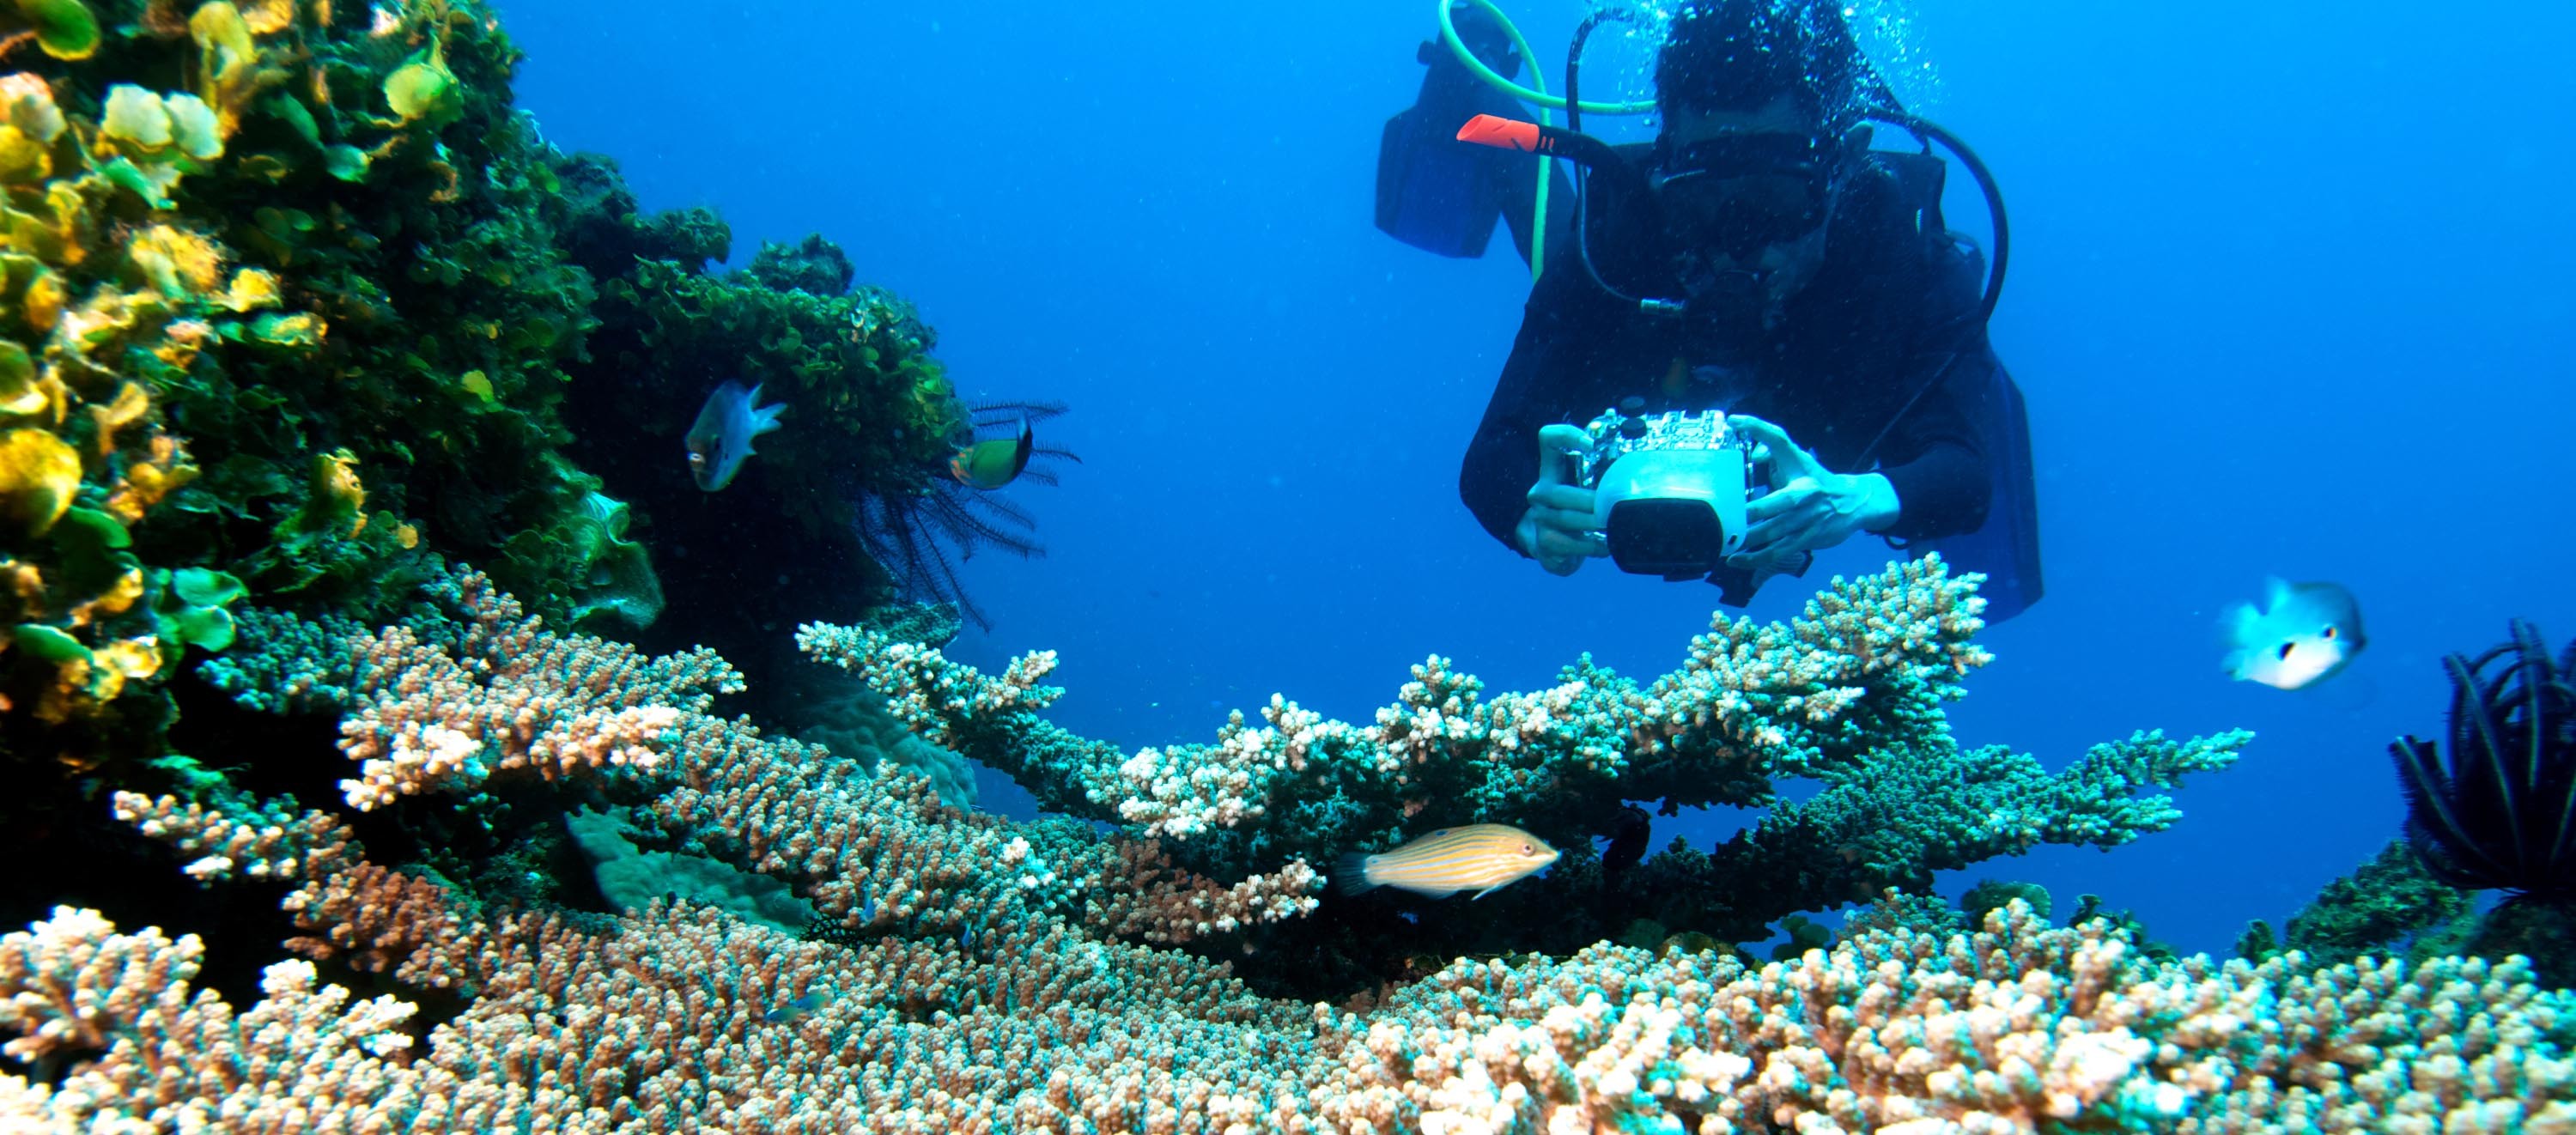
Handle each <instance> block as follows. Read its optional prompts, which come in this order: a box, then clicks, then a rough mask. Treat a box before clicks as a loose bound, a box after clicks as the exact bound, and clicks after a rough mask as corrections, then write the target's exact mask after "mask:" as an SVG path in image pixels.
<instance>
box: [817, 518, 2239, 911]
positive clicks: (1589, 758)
mask: <svg viewBox="0 0 2576 1135" xmlns="http://www.w3.org/2000/svg"><path fill="white" fill-rule="evenodd" d="M1974 580H1975V577H1973V576H1971V577H1966V578H1954V577H1952V576H1951V575H1950V574H1949V573H1948V571H1947V568H1946V567H1945V565H1943V564H1942V563H1941V561H1940V560H1939V558H1938V557H1926V558H1925V559H1922V560H1917V561H1911V562H1908V563H1902V564H1897V565H1893V566H1891V567H1889V568H1888V569H1887V570H1886V571H1885V572H1883V573H1881V574H1879V575H1875V576H1870V577H1865V578H1862V579H1857V580H1837V581H1836V582H1835V583H1834V585H1833V586H1832V587H1830V588H1828V589H1827V590H1826V591H1825V592H1824V593H1823V594H1821V595H1819V596H1817V597H1816V599H1814V600H1813V601H1811V602H1810V603H1809V604H1808V606H1807V608H1806V611H1805V612H1804V614H1803V615H1801V617H1799V618H1798V619H1796V620H1793V621H1791V622H1789V623H1786V624H1771V625H1768V626H1757V625H1756V624H1754V623H1752V622H1751V621H1749V620H1742V619H1728V618H1727V617H1725V616H1724V615H1720V616H1719V617H1718V618H1717V620H1716V623H1715V625H1714V626H1713V627H1712V628H1711V630H1710V632H1709V633H1708V634H1705V635H1701V636H1699V637H1697V638H1694V639H1693V640H1692V641H1691V644H1690V649H1689V655H1688V657H1687V658H1686V659H1685V660H1684V662H1683V664H1682V666H1681V667H1680V668H1679V669H1676V670H1674V671H1672V672H1671V673H1668V674H1665V675H1662V676H1661V677H1658V678H1656V679H1655V680H1653V681H1652V682H1649V683H1646V684H1643V685H1640V684H1639V683H1637V682H1635V681H1632V680H1629V679H1626V678H1623V677H1620V676H1619V675H1617V674H1615V673H1612V672H1611V671H1609V670H1607V669H1605V668H1602V667H1598V666H1595V665H1593V664H1592V662H1591V661H1590V659H1588V658H1586V659H1584V660H1582V661H1579V662H1577V663H1576V664H1575V665H1573V666H1569V667H1567V668H1566V669H1565V670H1564V671H1563V673H1562V674H1561V675H1560V679H1561V681H1560V684H1558V685H1556V686H1553V687H1550V688H1548V689H1544V690H1538V691H1532V692H1527V693H1503V694H1488V693H1487V692H1486V691H1485V689H1484V686H1483V683H1482V682H1480V681H1478V680H1477V679H1476V678H1474V677H1473V676H1471V675H1467V674H1464V673H1462V672H1460V671H1459V670H1458V669H1457V668H1456V667H1455V666H1454V665H1453V664H1452V663H1451V662H1450V660H1448V659H1445V658H1441V657H1437V656H1434V657H1433V658H1431V659H1429V660H1427V661H1426V662H1424V663H1422V664H1421V665H1418V666H1416V667H1414V668H1413V673H1412V678H1413V680H1412V681H1410V682H1408V683H1406V684H1405V685H1404V686H1403V688H1402V689H1401V691H1400V692H1399V694H1398V698H1397V700H1396V702H1395V703H1394V704H1391V705H1389V706H1387V707H1386V708H1383V709H1380V710H1379V711H1378V713H1377V715H1376V719H1375V721H1374V722H1372V723H1366V724H1361V723H1351V722H1342V721H1333V720H1328V719H1325V718H1324V717H1322V716H1321V715H1320V714H1316V713H1314V712H1312V711H1310V710H1307V709H1305V708H1303V707H1301V706H1299V705H1298V704H1297V703H1295V702H1293V701H1290V700H1288V699H1286V698H1285V697H1281V696H1273V697H1272V698H1271V699H1270V702H1269V704H1268V705H1266V706H1263V707H1261V708H1260V710H1259V713H1260V715H1261V718H1262V721H1261V723H1260V724H1257V725H1256V724H1252V723H1250V722H1248V721H1247V720H1246V719H1245V717H1244V715H1243V714H1241V713H1236V714H1234V715H1232V717H1231V718H1230V719H1229V721H1228V723H1227V724H1226V725H1225V726H1224V727H1223V728H1221V729H1220V730H1219V731H1218V736H1217V740H1216V742H1215V743H1213V744H1184V745H1165V746H1155V747H1148V748H1144V749H1139V750H1136V751H1133V752H1129V751H1126V750H1123V749H1120V748H1118V747H1116V746H1112V745H1108V744H1105V743H1102V742H1098V741H1093V740H1089V739H1086V738H1082V737H1078V736H1074V735H1072V734H1070V733H1067V732H1066V731H1064V730H1062V729H1060V728H1057V727H1055V726H1053V725H1051V724H1049V723H1048V722H1046V721H1045V720H1044V719H1043V718H1041V717H1040V716H1038V712H1039V711H1040V710H1043V709H1044V708H1045V707H1046V706H1047V705H1048V704H1050V703H1051V702H1053V701H1054V700H1055V699H1056V698H1057V697H1059V696H1061V695H1062V693H1063V691H1062V690H1061V689H1059V688H1057V687H1054V686H1049V685H1045V684H1043V683H1044V681H1045V679H1046V678H1047V677H1048V675H1049V674H1050V673H1051V672H1052V671H1053V669H1054V667H1055V665H1056V658H1055V655H1054V654H1053V652H1048V651H1041V652H1037V653H1034V654H1030V655H1026V656H1023V657H1021V658H1019V659H1017V660H1015V661H1014V662H1012V663H1011V664H1010V666H1009V668H1008V669H1007V670H1006V671H1005V672H1004V673H1003V674H1001V675H998V676H986V675H983V674H981V673H978V672H976V671H975V670H974V669H973V668H971V667H967V666H964V665H961V664H959V663H956V662H954V661H952V660H950V659H948V658H946V657H945V656H944V655H942V654H941V653H940V652H939V651H937V650H935V649H931V648H927V647H923V646H919V645H916V644H910V643H903V642H898V641H895V640H893V639H892V638H890V637H888V636H886V635H884V634H882V633H878V632H874V631H869V630H866V629H864V628H848V627H838V626H831V625H824V624H809V625H807V626H805V627H803V628H801V629H800V630H799V632H798V642H799V643H800V644H801V645H802V646H803V647H804V648H805V649H806V651H807V652H808V653H809V654H811V655H813V656H814V657H816V658H818V659H820V660H823V661H826V662H831V663H833V664H836V665H840V666H843V667H845V668H848V669H850V670H852V671H854V672H856V673H859V674H861V675H862V676H864V677H865V678H866V679H867V680H868V682H869V683H870V684H871V685H872V686H874V687H875V688H877V689H878V690H879V691H881V692H883V693H885V694H886V695H887V697H888V698H889V700H890V702H891V704H892V705H893V707H894V709H895V711H896V713H897V714H898V716H901V717H903V718H904V719H905V720H907V721H908V722H910V723H911V725H912V726H913V728H914V729H916V730H917V731H919V732H921V733H922V734H923V735H924V736H926V737H928V738H930V739H931V740H932V741H934V742H936V743H938V744H941V745H946V746H949V747H952V748H955V749H957V750H958V751H960V752H963V753H965V754H967V755H968V756H970V757H973V758H975V759H977V760H979V761H982V762H984V763H985V764H988V765H991V766H993V767H995V768H998V769H1001V770H1003V771H1005V772H1008V773H1010V774H1011V775H1012V776H1013V777H1014V778H1016V779H1018V780H1020V781H1021V782H1022V783H1023V784H1024V785H1027V786H1028V787H1029V788H1030V790H1031V791H1032V792H1034V793H1036V794H1037V796H1038V799H1039V802H1040V804H1041V805H1042V806H1044V807H1047V808H1050V809H1056V810H1061V811H1064V812H1067V813H1069V814H1072V815H1077V816H1083V817H1087V818H1090V819H1093V820H1098V821H1101V822H1105V823H1112V824H1120V825H1126V826H1128V827H1129V828H1130V829H1131V830H1134V831H1136V832H1137V833H1138V834H1139V835H1142V836H1148V837H1159V838H1161V839H1163V840H1164V841H1165V842H1166V843H1167V844H1168V845H1170V850H1171V854H1172V855H1173V857H1174V859H1175V860H1176V861H1177V862H1180V863H1182V864H1185V865H1187V866H1190V867H1191V868H1193V869H1195V870H1198V871H1200V872H1202V873H1206V874H1210V875H1216V876H1239V875H1242V874H1245V873H1249V872H1252V871H1257V870H1263V869H1266V868H1268V867H1269V866H1272V865H1274V864H1276V863H1279V862H1282V861H1285V860H1287V859H1289V858H1291V857H1297V858H1303V859H1305V860H1307V861H1310V862H1328V861H1329V860H1330V857H1331V856H1333V855H1334V854H1335V853H1337V852H1342V851H1348V850H1353V849H1365V848H1377V847H1390V846H1394V845H1396V844H1399V843H1402V842H1403V841H1405V840H1406V839H1409V838H1412V837H1414V836H1417V835H1420V834H1422V833H1424V832H1427V831H1430V830H1432V829H1434V828H1438V827H1443V826H1448V825H1453V824H1462V823H1478V822H1498V823H1508V824H1512V825H1515V826H1518V827H1521V828H1524V829H1525V830H1528V831H1530V832H1532V833H1533V834H1536V835H1538V836H1539V837H1540V838H1542V839H1545V840H1547V841H1548V842H1549V843H1551V844H1553V845H1555V846H1558V847H1561V848H1568V849H1569V854H1568V856H1567V857H1566V860H1565V861H1563V862H1560V863H1559V864H1558V865H1557V867H1556V868H1555V870H1554V871H1552V872H1551V873H1550V875H1549V876H1548V877H1546V878H1544V879H1541V880H1539V881H1537V882H1535V883H1530V884H1523V885H1522V886H1521V887H1518V888H1515V889H1514V890H1513V891H1512V892H1506V893H1503V894H1498V895H1496V896H1494V897H1493V898H1492V899H1489V900H1487V901H1485V902H1483V903H1480V904H1479V906H1478V907H1477V908H1476V913H1475V914H1473V915H1462V916H1458V918H1452V919H1449V920H1447V921H1449V922H1452V923H1457V922H1458V921H1459V918H1465V919H1471V920H1473V921H1477V922H1482V923H1487V924H1490V925H1493V926H1499V927H1508V928H1511V929H1513V930H1514V931H1515V932H1516V933H1517V932H1522V931H1525V930H1526V927H1527V926H1528V925H1529V924H1531V923H1540V924H1546V923H1556V924H1559V925H1560V926H1561V930H1560V934H1561V936H1560V937H1556V938H1547V939H1542V941H1545V942H1549V943H1552V944H1554V945H1557V946H1561V947H1566V948H1570V947H1571V946H1572V945H1579V944H1580V943H1581V942H1584V941H1590V940H1593V939H1595V938H1598V937H1601V936H1605V935H1607V934H1608V933H1610V932H1611V931H1613V930H1615V928H1616V927H1618V926H1620V925H1623V924H1624V923H1625V922H1626V921H1628V920H1629V919H1632V918H1636V917H1641V916H1643V917H1652V918H1654V919H1657V920H1659V921H1662V922H1664V923H1665V924H1666V925H1668V926H1670V927H1673V928H1675V929H1693V930H1704V931H1706V932H1709V933H1713V934H1716V935H1718V936H1719V937H1721V938H1728V939H1744V938H1755V937H1760V936H1762V934H1763V932H1764V931H1763V929H1762V928H1763V927H1764V925H1765V924H1767V923H1769V922H1770V921H1772V920H1774V919H1776V918H1778V917H1780V916H1781V915H1784V914H1787V913H1789V912H1791V911H1794V910H1801V909H1817V908H1822V907H1828V906H1832V905H1837V904H1839V903H1843V902H1848V901H1855V900H1857V899H1862V898H1866V897H1867V896H1869V895H1872V894H1875V893H1877V892H1878V891H1879V890H1880V889H1881V888H1883V887H1887V886H1891V885H1910V886H1921V885H1923V884H1924V883H1925V882H1926V880H1928V878H1929V877H1930V875H1931V873H1932V872H1933V871H1936V870H1942V869H1947V868H1955V867H1963V866H1966V865H1968V864H1970V863H1974V862H1977V861H1980V860H1983V859H1987V858H1991V857H1994V856H1998V855H2012V854H2018V853H2021V852H2023V851H2027V850H2029V849H2030V848H2031V847H2033V846H2036V845H2038V844H2041V843H2062V844H2082V845H2089V846H2096V847H2111V846H2116V845H2118V844H2121V843H2125V842H2127V841H2129V840H2131V839H2134V838H2136V837H2137V836H2139V835H2141V834H2145V833H2148V832H2154V831H2161V830H2163V829H2164V828H2166V827H2169V826H2171V825H2172V824H2173V822H2174V821H2175V820H2176V819H2177V818H2179V816H2180V813H2179V812H2178V811H2177V810H2176V809H2174V808H2173V806H2172V805H2171V803H2170V802H2169V801H2168V800H2166V798H2164V797H2162V796H2156V795H2149V794H2147V790H2149V789H2153V788H2162V787H2170V786H2172V785H2174V784H2175V783H2177V782H2178V781H2179V779H2180V778H2181V777H2182V776H2183V775H2185V774H2188V773H2193V772H2205V771H2212V770H2216V769H2222V768H2225V767H2227V765H2229V764H2230V763H2232V762H2233V761H2234V760H2235V756H2236V750H2237V749H2238V748H2239V747H2240V746H2242V745H2243V744H2244V743H2245V741H2246V740H2247V739H2248V738H2249V737H2250V734H2246V733H2243V732H2229V733H2222V734H2219V735H2216V736H2212V737H2207V738H2199V739H2194V740H2188V741H2176V740H2169V739H2166V738H2165V737H2163V736H2162V735H2161V734H2155V733H2144V734H2140V735H2138V736H2135V737H2132V738H2130V739H2128V740H2126V741H2122V742H2117V743H2114V744H2110V745H2103V746H2097V747H2096V748H2095V749H2094V750H2093V751H2092V752H2091V753H2089V754H2087V755H2086V757H2085V758H2084V759H2083V760H2081V761H2078V762H2077V763H2076V764H2075V765H2074V766H2072V767H2070V768H2067V769H2065V770H2063V771H2060V772H2057V773H2055V774H2051V773H2049V772H2048V771H2047V770H2045V769H2044V768H2042V767H2041V765H2040V764H2039V763H2038V762H2037V761H2036V760H2034V759H2032V758H2031V757H2029V756H2027V755H2023V754H2018V753H2014V752H2011V751H2010V750H2007V749H2003V748H2000V747H1988V748H1981V749H1964V748H1962V747H1961V746H1960V745H1959V744H1958V742H1957V741H1956V740H1955V739H1954V738H1953V737H1952V736H1951V734H1950V732H1949V727H1948V723H1947V721H1946V720H1945V719H1944V717H1943V715H1942V712H1941V706H1942V705H1943V704H1944V703H1945V702H1947V701H1950V700H1952V699H1954V698H1957V697H1959V696H1961V693H1962V690H1961V687H1960V680H1961V678H1962V677H1963V676H1964V675H1965V674H1966V673H1967V672H1968V671H1970V670H1972V669H1974V668H1976V667H1978V666H1981V665H1983V664H1985V662H1986V661H1987V658H1988V656H1987V654H1986V652H1985V651H1984V650H1983V649H1982V648H1980V647H1978V646H1977V645H1976V644H1975V642H1974V641H1973V638H1972V636H1973V635H1974V634H1975V633H1976V632H1977V630H1979V629H1980V628H1981V627H1983V625H1984V623H1983V621H1982V620H1980V619H1979V618H1978V617H1977V615H1978V611H1979V610H1980V609H1981V608H1982V606H1983V603H1982V601H1981V600H1979V599H1978V598H1977V597H1976V595H1975V590H1974ZM1790 778H1805V779H1814V780H1818V781H1822V782H1823V783H1824V784H1825V786H1826V788H1825V791H1824V792H1823V793H1822V794H1821V795H1819V796H1817V797H1815V798H1813V799H1810V800H1807V801H1805V802H1803V803H1798V804H1788V803H1784V802H1782V801H1781V799H1780V798H1779V797H1778V796H1777V795H1775V793H1774V790H1773V784H1774V782H1775V781H1777V780H1781V779H1790ZM1657 798H1660V799H1662V800H1663V801H1664V802H1665V804H1666V806H1667V809H1668V810H1669V809H1671V808H1675V807H1688V806H1699V805H1708V804H1730V805H1741V806H1758V807H1767V808H1769V809H1770V813H1769V815H1768V816H1767V817H1766V818H1765V819H1764V820H1763V821H1762V822H1761V823H1760V824H1758V825H1756V826H1755V827H1753V828H1752V829H1750V830H1749V831H1747V832H1746V833H1744V834H1743V835H1742V836H1740V837H1738V838H1737V839H1736V840H1734V841H1732V842H1730V843H1728V844H1726V845H1722V846H1720V847H1718V848H1716V849H1714V850H1713V851H1710V852H1706V853H1703V852H1700V851H1698V850H1696V849H1680V850H1677V851H1667V852H1665V853H1664V854H1662V855H1658V856H1656V857H1655V858H1653V859H1650V860H1648V861H1647V862H1646V863H1645V864H1643V865H1642V866H1641V867H1639V868H1637V869H1635V870H1630V871H1625V872H1622V873H1619V874H1618V875H1617V877H1616V878H1605V877H1604V873H1603V872H1602V871H1601V870H1600V868H1599V863H1598V860H1597V859H1596V858H1594V857H1593V855H1592V854H1591V852H1590V850H1589V844H1590V837H1592V836H1593V835H1596V834H1607V833H1609V832H1610V831H1612V830H1614V828H1615V826H1616V825H1617V823H1618V821H1619V813H1620V810H1621V809H1622V807H1623V805H1624V802H1625V801H1628V800H1637V799H1657ZM1523 940H1526V938H1525V937H1524V938H1523ZM1450 944H1451V945H1452V946H1453V947H1455V946H1457V945H1459V943H1457V942H1452V943H1450Z"/></svg>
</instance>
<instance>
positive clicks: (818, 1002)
mask: <svg viewBox="0 0 2576 1135" xmlns="http://www.w3.org/2000/svg"><path fill="white" fill-rule="evenodd" d="M831 996H832V995H831V992H830V991H829V990H826V989H824V988H823V987H821V986H819V985H818V986H815V987H814V988H812V989H808V990H806V991H805V995H804V996H802V997H799V998H796V999H795V1000H793V1001H787V1002H782V1003H780V1004H777V1005H773V1006H771V1007H770V1009H769V1011H768V1012H766V1013H762V1014H761V1015H760V1019H761V1020H764V1021H767V1022H769V1023H770V1024H773V1025H792V1024H795V1023H796V1022H798V1021H801V1020H804V1019H805V1018H807V1017H810V1016H813V1015H814V1011H815V1010H817V1009H820V1008H822V1007H823V1006H824V1005H825V1004H827V1003H829V1002H830V1001H831Z"/></svg>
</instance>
